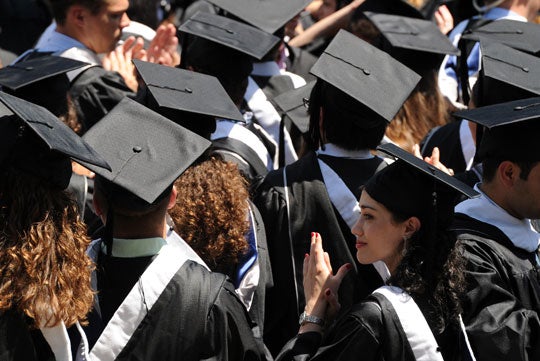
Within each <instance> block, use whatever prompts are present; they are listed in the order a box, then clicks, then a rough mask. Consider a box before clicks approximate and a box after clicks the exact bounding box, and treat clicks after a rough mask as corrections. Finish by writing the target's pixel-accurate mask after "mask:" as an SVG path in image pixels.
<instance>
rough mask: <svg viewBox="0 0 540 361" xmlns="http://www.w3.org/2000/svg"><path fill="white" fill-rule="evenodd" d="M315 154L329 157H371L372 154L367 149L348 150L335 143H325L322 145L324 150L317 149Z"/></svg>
mask: <svg viewBox="0 0 540 361" xmlns="http://www.w3.org/2000/svg"><path fill="white" fill-rule="evenodd" d="M317 154H322V155H329V156H331V157H339V158H348V159H371V158H373V155H372V154H371V152H370V151H369V149H360V150H348V149H343V148H341V147H339V146H337V145H335V144H332V143H327V144H325V145H324V150H322V149H319V150H317Z"/></svg>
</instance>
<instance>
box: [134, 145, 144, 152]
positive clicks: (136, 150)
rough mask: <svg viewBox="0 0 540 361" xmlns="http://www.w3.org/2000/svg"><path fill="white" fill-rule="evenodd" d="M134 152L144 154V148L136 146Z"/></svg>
mask: <svg viewBox="0 0 540 361" xmlns="http://www.w3.org/2000/svg"><path fill="white" fill-rule="evenodd" d="M133 152H134V153H140V152H142V147H139V146H138V145H136V146H134V147H133Z"/></svg>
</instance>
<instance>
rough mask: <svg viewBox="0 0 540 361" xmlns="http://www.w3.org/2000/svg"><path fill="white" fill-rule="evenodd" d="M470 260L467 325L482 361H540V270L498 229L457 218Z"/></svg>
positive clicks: (530, 255)
mask: <svg viewBox="0 0 540 361" xmlns="http://www.w3.org/2000/svg"><path fill="white" fill-rule="evenodd" d="M452 228H453V229H455V230H456V231H457V232H458V233H459V239H460V240H461V242H462V244H463V248H464V257H465V259H466V260H467V276H468V279H467V281H468V285H467V286H468V292H467V294H466V298H465V301H464V304H463V311H464V313H463V321H464V322H465V325H466V326H467V333H468V335H469V339H470V342H471V345H472V348H473V350H474V351H475V355H476V360H478V361H483V360H486V361H487V360H490V361H496V360H510V359H511V360H516V361H517V360H520V361H521V360H540V318H539V313H540V277H539V272H540V267H539V266H538V265H537V264H536V259H535V258H536V254H535V252H527V251H526V250H524V249H521V248H518V247H516V246H514V244H513V243H512V241H511V240H510V239H509V238H508V237H507V236H506V235H505V234H504V233H503V232H502V231H501V230H500V229H498V228H496V227H494V226H492V225H490V224H487V223H484V222H481V221H479V220H477V219H474V218H471V217H469V216H467V215H465V214H462V213H456V216H455V222H454V225H453V227H452Z"/></svg>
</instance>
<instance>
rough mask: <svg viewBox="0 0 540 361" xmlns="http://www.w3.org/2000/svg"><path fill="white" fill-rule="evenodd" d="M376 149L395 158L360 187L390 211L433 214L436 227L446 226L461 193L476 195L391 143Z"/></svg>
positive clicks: (411, 214)
mask: <svg viewBox="0 0 540 361" xmlns="http://www.w3.org/2000/svg"><path fill="white" fill-rule="evenodd" d="M377 150H378V151H379V152H382V153H385V154H387V155H389V156H391V157H394V158H396V161H395V162H394V163H392V164H390V165H389V166H387V167H385V168H383V169H382V170H381V171H379V172H377V173H376V174H375V175H374V176H373V177H371V178H370V180H369V181H368V182H367V183H366V185H365V188H364V190H365V191H366V192H367V193H368V194H369V196H370V197H372V198H373V199H375V200H376V201H377V202H379V203H382V204H383V205H384V206H385V207H386V208H387V209H389V210H390V211H391V212H392V213H394V214H397V215H399V216H403V217H412V216H417V217H420V219H421V220H422V218H424V219H426V218H427V219H430V218H431V219H433V218H432V217H436V218H435V221H436V222H437V223H439V224H438V227H447V226H449V225H450V222H451V219H452V218H451V215H452V214H453V208H454V206H455V204H456V202H457V201H458V198H459V196H460V195H461V194H463V195H465V196H466V197H469V198H474V197H477V196H479V195H480V194H479V193H478V192H476V191H475V190H473V189H472V188H471V187H469V186H468V185H466V184H464V183H462V182H461V181H459V180H457V179H456V178H454V177H451V176H449V175H448V174H446V173H444V172H443V171H440V170H439V169H437V168H435V167H434V166H432V165H431V164H429V163H427V162H425V161H424V160H422V159H420V158H417V157H416V156H414V155H413V154H411V153H409V152H407V151H405V150H403V149H401V148H400V147H398V146H397V145H395V144H391V143H387V144H384V145H381V146H379V147H378V148H377Z"/></svg>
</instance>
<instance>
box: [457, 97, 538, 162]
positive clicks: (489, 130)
mask: <svg viewBox="0 0 540 361" xmlns="http://www.w3.org/2000/svg"><path fill="white" fill-rule="evenodd" d="M454 115H455V116H457V117H461V118H463V119H467V120H470V121H472V122H475V123H477V124H478V125H481V126H484V127H485V128H484V131H483V134H482V140H481V141H480V145H479V146H478V150H477V156H478V158H479V160H482V159H484V158H495V159H502V160H505V159H508V160H531V161H537V160H540V142H539V141H538V139H540V97H534V98H528V99H520V100H515V101H511V102H506V103H501V104H495V105H490V106H485V107H480V108H476V109H470V110H463V111H459V112H456V113H454Z"/></svg>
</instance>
